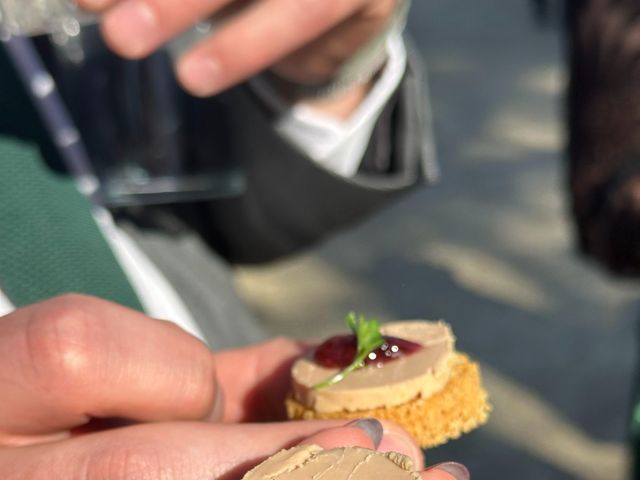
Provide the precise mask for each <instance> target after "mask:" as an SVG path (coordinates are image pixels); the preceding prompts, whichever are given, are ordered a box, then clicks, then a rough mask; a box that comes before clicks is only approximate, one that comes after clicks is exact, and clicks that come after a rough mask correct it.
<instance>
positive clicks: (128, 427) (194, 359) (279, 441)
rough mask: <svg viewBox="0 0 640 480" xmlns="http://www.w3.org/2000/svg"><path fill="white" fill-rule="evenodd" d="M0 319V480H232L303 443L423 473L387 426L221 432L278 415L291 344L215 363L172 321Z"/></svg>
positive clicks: (405, 441)
mask: <svg viewBox="0 0 640 480" xmlns="http://www.w3.org/2000/svg"><path fill="white" fill-rule="evenodd" d="M0 320H1V321H0V351H1V352H2V356H0V392H2V395H1V396H0V478H3V479H4V478H6V479H11V478H16V479H17V478H19V479H29V480H45V479H47V480H48V479H51V478H69V479H91V480H96V479H109V480H125V479H126V480H137V479H141V478H159V477H160V476H162V477H163V478H171V479H173V480H199V479H204V478H206V479H208V480H215V479H217V478H220V477H223V476H225V475H235V476H238V477H240V476H242V474H243V473H244V472H245V471H246V470H247V469H249V468H251V466H253V465H255V464H257V463H259V462H260V461H262V460H263V459H264V458H266V457H268V456H269V455H272V454H273V453H274V452H276V451H278V450H280V449H283V448H288V447H291V446H292V445H295V444H297V443H299V442H300V441H301V440H303V439H304V438H306V437H309V436H313V437H312V439H311V440H310V442H311V443H314V444H319V445H321V446H323V447H324V448H334V447H340V446H349V445H357V446H362V447H365V448H370V449H371V448H376V447H378V449H379V450H381V451H397V452H400V453H403V454H405V455H408V456H409V457H411V458H412V459H413V461H414V464H415V465H416V466H417V467H416V468H418V469H421V468H422V467H423V464H422V458H421V454H420V451H419V449H418V447H417V446H416V445H415V444H414V443H413V441H412V440H411V438H410V437H409V436H408V435H407V434H406V433H405V432H404V430H402V429H401V428H400V427H398V426H395V425H394V424H391V423H385V424H384V427H383V428H378V433H377V434H376V433H375V428H374V429H372V428H362V427H358V426H357V425H356V426H347V427H342V428H339V429H337V430H336V429H334V430H330V431H328V432H323V430H325V429H327V428H331V427H335V426H337V425H341V424H344V422H335V421H334V422H302V423H301V422H283V423H264V424H255V423H254V424H249V423H242V424H240V423H228V422H239V421H258V420H266V419H269V420H276V419H277V417H278V416H282V415H283V414H284V408H283V401H284V396H285V394H286V391H287V389H288V388H289V381H288V376H289V366H290V365H291V362H293V361H294V359H295V358H297V357H298V356H299V355H300V354H301V353H302V352H303V351H304V346H303V345H301V344H299V343H297V342H294V341H291V340H286V339H278V340H274V341H270V342H266V343H264V344H261V345H257V346H254V347H248V348H245V349H238V350H230V351H227V352H221V353H219V354H216V355H213V354H212V353H211V352H210V351H209V349H208V348H207V347H206V345H204V344H203V343H202V342H200V341H199V340H197V339H196V338H194V337H192V336H190V335H189V334H187V333H186V332H184V331H183V330H181V329H180V328H179V327H176V326H175V325H173V324H171V323H169V322H165V321H159V320H155V319H152V318H149V317H147V316H145V315H143V314H141V313H138V312H135V311H132V310H129V309H127V308H124V307H121V306H118V305H115V304H112V303H109V302H106V301H103V300H98V299H95V298H91V297H85V296H80V295H67V296H64V297H60V298H56V299H52V300H48V301H45V302H42V303H39V304H35V305H32V306H28V307H24V308H20V309H18V310H16V311H15V312H13V313H11V314H9V315H6V316H4V317H2V318H1V319H0ZM222 391H224V392H225V394H224V402H223V401H222V398H223V395H221V393H220V392H222ZM223 422H226V423H223ZM373 423H374V425H375V424H378V425H380V424H379V423H377V422H376V421H373ZM370 424H371V422H368V423H367V422H365V425H370ZM372 431H373V432H374V433H373V434H372V433H371V432H372ZM425 475H426V476H425V477H424V478H425V479H429V480H450V479H451V477H450V476H448V474H447V473H445V470H438V469H436V470H432V471H431V472H429V473H428V474H425Z"/></svg>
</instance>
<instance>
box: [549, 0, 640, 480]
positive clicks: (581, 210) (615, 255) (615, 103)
mask: <svg viewBox="0 0 640 480" xmlns="http://www.w3.org/2000/svg"><path fill="white" fill-rule="evenodd" d="M541 3H545V2H542V0H541ZM566 19H567V40H568V55H569V57H568V62H569V90H568V100H567V120H568V135H569V147H568V155H569V187H570V193H571V202H572V210H573V216H574V218H575V222H576V230H577V236H578V240H579V246H580V249H581V251H582V252H584V253H585V254H587V255H589V256H590V257H592V258H593V259H595V260H597V261H598V262H600V263H601V264H603V265H604V266H605V267H606V268H607V269H608V270H609V271H610V272H611V273H613V274H617V275H622V276H625V277H639V276H640V1H638V0H568V1H567V5H566ZM638 371H640V369H639V370H638ZM637 385H640V382H637ZM636 392H640V389H638V388H636ZM633 405H634V407H633V412H632V421H631V435H632V441H633V448H634V451H633V453H634V470H633V476H632V478H635V479H638V478H640V394H638V393H637V394H636V396H635V398H634V403H633Z"/></svg>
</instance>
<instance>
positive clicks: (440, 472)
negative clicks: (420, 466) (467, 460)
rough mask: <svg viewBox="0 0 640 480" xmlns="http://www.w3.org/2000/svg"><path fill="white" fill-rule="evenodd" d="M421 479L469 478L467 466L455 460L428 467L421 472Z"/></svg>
mask: <svg viewBox="0 0 640 480" xmlns="http://www.w3.org/2000/svg"><path fill="white" fill-rule="evenodd" d="M421 476H422V480H470V479H471V474H470V473H469V470H468V469H467V467H465V466H464V465H462V464H460V463H456V462H444V463H440V464H438V465H435V466H433V467H431V468H429V469H428V470H427V471H425V472H423V473H422V474H421Z"/></svg>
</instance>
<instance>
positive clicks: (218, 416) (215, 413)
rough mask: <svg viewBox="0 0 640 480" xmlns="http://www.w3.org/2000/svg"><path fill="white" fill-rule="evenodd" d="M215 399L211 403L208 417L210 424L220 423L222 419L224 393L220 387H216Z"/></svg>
mask: <svg viewBox="0 0 640 480" xmlns="http://www.w3.org/2000/svg"><path fill="white" fill-rule="evenodd" d="M215 395H216V398H215V399H214V401H213V409H212V410H211V414H210V415H209V420H211V421H212V422H221V421H222V420H223V419H224V392H223V391H222V388H221V387H220V385H217V386H216V394H215Z"/></svg>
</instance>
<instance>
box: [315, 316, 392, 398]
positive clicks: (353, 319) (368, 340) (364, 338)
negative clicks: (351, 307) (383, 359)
mask: <svg viewBox="0 0 640 480" xmlns="http://www.w3.org/2000/svg"><path fill="white" fill-rule="evenodd" d="M346 324H347V327H349V328H350V329H351V331H352V332H353V334H354V335H355V336H356V341H357V350H356V356H355V358H354V359H353V361H352V362H351V364H349V365H348V366H347V367H345V368H344V369H343V370H340V371H339V372H338V373H336V374H335V375H333V376H332V377H330V378H328V379H327V380H325V381H324V382H321V383H319V384H317V385H314V386H313V388H314V389H315V390H319V389H321V388H326V387H329V386H331V385H334V384H336V383H338V382H341V381H342V380H344V378H345V377H346V376H347V375H349V374H350V373H351V372H353V371H355V370H358V369H359V368H362V367H364V361H365V360H366V358H367V357H368V356H369V354H370V353H371V352H373V351H374V350H376V349H377V348H378V347H380V346H381V345H382V344H383V343H384V338H383V337H382V334H381V333H380V322H378V321H377V320H374V319H371V320H367V319H366V318H365V316H364V315H359V316H357V315H356V314H355V313H354V312H350V313H349V314H348V315H347V318H346Z"/></svg>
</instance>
